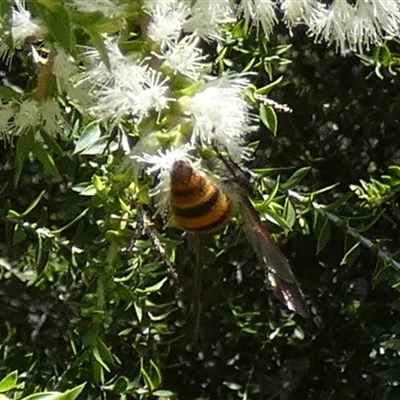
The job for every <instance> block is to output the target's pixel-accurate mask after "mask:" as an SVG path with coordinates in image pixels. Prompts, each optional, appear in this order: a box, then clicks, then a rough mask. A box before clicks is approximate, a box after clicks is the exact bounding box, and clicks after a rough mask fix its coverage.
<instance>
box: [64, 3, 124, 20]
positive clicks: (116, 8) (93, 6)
mask: <svg viewBox="0 0 400 400" xmlns="http://www.w3.org/2000/svg"><path fill="white" fill-rule="evenodd" d="M115 3H116V2H115V1H114V2H112V1H110V0H96V1H87V0H72V2H71V4H70V5H71V6H72V7H74V8H75V9H77V10H78V11H81V12H88V13H93V12H101V13H102V14H103V15H104V16H105V17H109V18H113V17H120V16H122V15H123V13H124V10H125V7H126V4H115ZM117 3H119V2H117Z"/></svg>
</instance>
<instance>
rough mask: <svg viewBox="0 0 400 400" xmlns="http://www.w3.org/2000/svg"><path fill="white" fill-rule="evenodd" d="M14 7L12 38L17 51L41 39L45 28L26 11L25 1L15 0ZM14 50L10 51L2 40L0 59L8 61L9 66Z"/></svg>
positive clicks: (0, 42) (0, 43) (0, 41)
mask: <svg viewBox="0 0 400 400" xmlns="http://www.w3.org/2000/svg"><path fill="white" fill-rule="evenodd" d="M14 5H15V7H13V9H12V21H11V36H12V39H13V46H14V49H15V48H19V47H21V46H23V45H24V44H25V42H26V41H27V42H28V43H31V42H34V41H37V40H39V39H41V38H42V37H43V34H44V28H43V26H42V25H41V23H40V22H39V21H38V20H37V19H34V18H32V15H31V13H30V12H29V11H28V10H26V9H25V1H23V0H14ZM14 49H10V47H9V45H8V44H7V43H6V42H5V41H2V40H0V58H4V59H6V63H7V64H10V63H11V59H12V55H13V50H14Z"/></svg>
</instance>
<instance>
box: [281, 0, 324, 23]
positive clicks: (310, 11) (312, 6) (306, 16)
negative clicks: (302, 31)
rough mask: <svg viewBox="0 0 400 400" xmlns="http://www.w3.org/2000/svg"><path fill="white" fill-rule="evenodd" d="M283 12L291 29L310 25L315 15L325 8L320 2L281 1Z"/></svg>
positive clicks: (306, 0) (315, 0) (316, 0)
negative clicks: (299, 25) (300, 24)
mask: <svg viewBox="0 0 400 400" xmlns="http://www.w3.org/2000/svg"><path fill="white" fill-rule="evenodd" d="M281 2H282V4H281V7H280V8H281V10H282V11H283V13H284V16H283V19H284V21H285V22H286V24H287V25H288V27H289V28H291V27H293V26H295V25H297V24H299V23H301V22H304V23H305V24H306V25H310V21H311V20H312V18H313V15H314V13H315V12H316V11H317V10H318V9H320V8H322V9H323V8H324V5H323V4H322V3H320V2H319V1H318V0H281Z"/></svg>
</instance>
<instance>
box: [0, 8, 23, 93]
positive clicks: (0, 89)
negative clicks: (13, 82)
mask: <svg viewBox="0 0 400 400" xmlns="http://www.w3.org/2000/svg"><path fill="white" fill-rule="evenodd" d="M0 3H1V2H0ZM15 89H16V90H18V89H17V87H15ZM16 90H14V89H13V88H12V87H8V86H1V87H0V99H2V100H19V99H20V98H21V93H19V92H18V91H16Z"/></svg>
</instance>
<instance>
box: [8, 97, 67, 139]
mask: <svg viewBox="0 0 400 400" xmlns="http://www.w3.org/2000/svg"><path fill="white" fill-rule="evenodd" d="M39 127H41V128H42V129H44V130H45V131H46V132H47V133H48V134H49V135H51V136H53V137H54V136H55V135H56V134H57V133H60V132H62V130H63V127H64V119H63V116H62V113H61V110H60V107H59V105H58V103H57V102H55V101H54V100H51V99H47V100H46V101H44V102H42V103H39V102H38V101H36V100H33V99H27V100H24V101H22V102H21V103H20V105H19V111H18V112H15V116H14V121H13V122H12V124H11V128H12V130H13V133H14V134H16V135H20V134H23V133H25V132H26V131H27V130H28V129H30V128H39Z"/></svg>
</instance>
